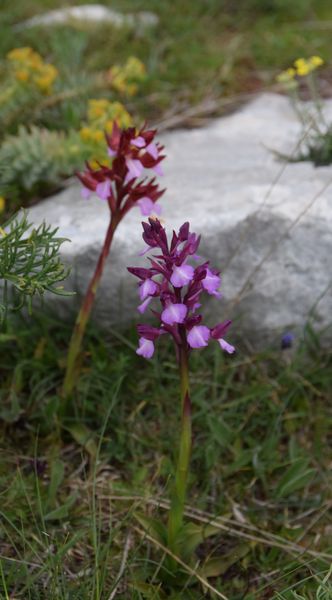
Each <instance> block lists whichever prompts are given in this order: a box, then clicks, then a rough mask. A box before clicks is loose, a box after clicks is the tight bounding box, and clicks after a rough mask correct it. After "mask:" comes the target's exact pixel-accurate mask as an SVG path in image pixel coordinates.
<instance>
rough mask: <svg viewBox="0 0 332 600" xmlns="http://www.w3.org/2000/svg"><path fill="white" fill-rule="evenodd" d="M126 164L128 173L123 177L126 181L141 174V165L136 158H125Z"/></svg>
mask: <svg viewBox="0 0 332 600" xmlns="http://www.w3.org/2000/svg"><path fill="white" fill-rule="evenodd" d="M126 165H127V169H128V173H127V175H126V178H125V182H126V183H128V181H131V180H132V179H135V178H136V177H140V176H141V175H142V173H143V166H142V163H141V161H140V160H136V159H134V158H126Z"/></svg>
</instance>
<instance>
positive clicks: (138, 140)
mask: <svg viewBox="0 0 332 600" xmlns="http://www.w3.org/2000/svg"><path fill="white" fill-rule="evenodd" d="M131 143H132V145H133V146H136V148H144V146H145V144H146V142H145V139H144V137H142V136H141V135H138V136H137V138H135V139H133V140H132V142H131Z"/></svg>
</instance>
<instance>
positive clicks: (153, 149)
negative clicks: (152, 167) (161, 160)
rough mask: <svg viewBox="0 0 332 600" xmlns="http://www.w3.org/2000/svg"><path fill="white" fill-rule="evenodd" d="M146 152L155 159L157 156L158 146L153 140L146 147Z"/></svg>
mask: <svg viewBox="0 0 332 600" xmlns="http://www.w3.org/2000/svg"><path fill="white" fill-rule="evenodd" d="M145 150H146V152H148V153H149V154H150V156H152V158H154V159H157V158H158V156H159V152H158V148H157V146H156V144H155V143H154V142H151V143H150V144H149V145H148V146H147V147H146V148H145Z"/></svg>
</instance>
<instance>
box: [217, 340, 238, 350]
mask: <svg viewBox="0 0 332 600" xmlns="http://www.w3.org/2000/svg"><path fill="white" fill-rule="evenodd" d="M217 341H218V342H219V344H220V347H221V348H222V349H223V350H225V352H228V354H233V352H235V348H234V346H232V345H231V344H229V343H228V342H226V340H224V339H223V338H220V339H219V340H217Z"/></svg>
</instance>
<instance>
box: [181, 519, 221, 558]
mask: <svg viewBox="0 0 332 600" xmlns="http://www.w3.org/2000/svg"><path fill="white" fill-rule="evenodd" d="M218 533H220V528H218V527H215V526H214V525H209V524H207V525H199V524H197V523H193V522H189V523H186V524H185V525H184V526H183V528H182V529H181V532H180V533H179V536H178V538H177V547H178V548H179V552H180V555H181V557H182V558H183V559H186V558H189V557H190V556H191V555H192V554H193V553H194V551H195V550H196V548H197V546H199V545H200V544H201V543H202V542H204V540H206V539H207V538H209V537H211V536H212V535H217V534H218Z"/></svg>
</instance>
